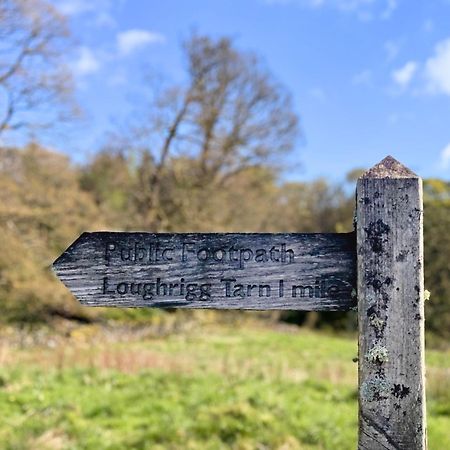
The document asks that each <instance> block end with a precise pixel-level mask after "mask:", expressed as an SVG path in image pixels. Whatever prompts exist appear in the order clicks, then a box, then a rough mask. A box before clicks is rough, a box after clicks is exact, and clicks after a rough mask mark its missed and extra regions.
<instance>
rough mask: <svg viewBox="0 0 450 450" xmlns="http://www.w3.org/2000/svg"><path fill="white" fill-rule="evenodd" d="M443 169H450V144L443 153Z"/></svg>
mask: <svg viewBox="0 0 450 450" xmlns="http://www.w3.org/2000/svg"><path fill="white" fill-rule="evenodd" d="M440 162H441V164H440V165H441V167H442V168H443V169H448V168H449V167H450V143H449V144H448V145H447V146H446V147H445V148H443V149H442V151H441V161H440Z"/></svg>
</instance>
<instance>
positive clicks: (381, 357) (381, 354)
mask: <svg viewBox="0 0 450 450" xmlns="http://www.w3.org/2000/svg"><path fill="white" fill-rule="evenodd" d="M366 359H367V361H369V362H371V363H374V364H376V363H378V364H383V363H385V362H387V361H389V354H388V349H387V348H386V347H384V346H383V345H379V344H375V345H374V346H373V347H372V348H371V349H370V350H369V351H368V352H367V354H366Z"/></svg>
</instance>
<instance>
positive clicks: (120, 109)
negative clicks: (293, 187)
mask: <svg viewBox="0 0 450 450" xmlns="http://www.w3.org/2000/svg"><path fill="white" fill-rule="evenodd" d="M54 3H55V4H56V5H57V6H58V8H59V9H60V10H61V11H62V12H63V13H65V14H66V15H68V16H69V18H70V23H71V27H72V30H73V33H74V36H75V40H76V49H75V51H74V53H73V54H72V55H70V56H69V57H70V64H71V67H72V70H73V73H74V76H75V78H76V85H77V98H78V100H79V103H80V105H81V107H82V109H83V111H84V120H83V121H82V122H81V123H80V124H79V125H77V126H74V127H72V128H71V129H70V130H69V131H68V135H67V136H64V137H61V136H58V135H55V136H54V137H53V140H52V141H51V142H50V143H51V144H52V145H53V146H55V147H57V148H59V149H61V150H65V151H67V152H69V153H70V154H71V155H72V156H73V158H74V159H75V160H82V159H83V158H85V157H86V155H89V154H90V153H92V152H93V151H95V149H96V148H98V147H99V145H100V144H101V143H102V142H103V141H104V135H105V132H107V131H110V130H112V129H114V127H115V126H116V124H120V122H121V120H122V118H124V117H126V116H127V114H129V112H130V111H132V110H133V98H134V99H136V98H137V97H136V95H139V92H140V89H142V88H143V82H142V79H143V73H144V70H152V71H155V72H158V73H160V74H163V75H165V76H167V77H169V78H170V79H172V80H173V81H177V80H180V79H182V77H183V61H182V55H181V50H180V43H181V42H182V40H183V39H184V38H186V37H187V36H189V34H190V32H191V31H192V30H195V31H197V32H199V33H205V34H209V35H212V36H221V35H227V36H231V37H233V38H234V39H235V42H236V45H237V46H238V47H239V48H242V49H244V50H252V51H255V52H256V53H258V54H259V55H261V56H262V57H263V58H264V59H265V61H266V62H267V65H268V66H269V67H270V69H271V70H272V72H273V73H274V74H275V75H276V77H277V78H278V79H279V80H280V81H281V82H283V83H284V84H285V85H286V86H287V88H288V89H289V90H290V91H291V92H292V95H293V98H294V104H295V109H296V111H297V112H298V114H299V115H300V118H301V123H302V129H303V133H304V139H303V140H299V142H298V145H297V147H296V149H295V151H294V153H293V154H292V155H291V157H290V161H291V162H292V163H293V164H292V167H293V168H292V169H291V170H290V171H288V172H287V173H286V177H287V178H289V179H296V180H301V179H311V178H314V177H318V176H325V177H328V178H331V179H333V180H338V179H341V178H342V177H344V175H345V173H346V172H347V171H349V170H350V169H352V168H354V167H368V166H371V165H373V164H375V163H376V162H378V161H379V160H381V159H382V158H383V157H384V156H386V155H387V154H392V155H393V156H394V157H396V158H397V159H399V160H400V161H402V162H403V163H404V164H406V165H407V166H409V167H410V168H411V169H413V170H415V171H416V172H417V173H419V174H420V175H422V176H424V177H441V178H446V179H449V178H450V0H427V1H424V0H189V1H187V0H186V1H181V0H147V1H143V0H98V1H94V0H90V1H89V0H54ZM297 163H299V166H298V165H297Z"/></svg>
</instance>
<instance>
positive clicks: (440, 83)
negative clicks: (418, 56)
mask: <svg viewBox="0 0 450 450" xmlns="http://www.w3.org/2000/svg"><path fill="white" fill-rule="evenodd" d="M425 77H426V80H427V84H428V86H427V87H428V91H429V92H431V93H436V94H447V95H450V38H449V39H447V40H445V41H442V42H439V43H438V44H437V45H436V47H435V50H434V55H433V56H432V57H431V58H429V59H428V60H427V61H426V63H425Z"/></svg>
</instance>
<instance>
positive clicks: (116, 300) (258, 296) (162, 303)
mask: <svg viewBox="0 0 450 450" xmlns="http://www.w3.org/2000/svg"><path fill="white" fill-rule="evenodd" d="M355 268H356V258H355V235H354V233H347V234H345V233H342V234H264V233H261V234H245V233H241V234H233V233H231V234H152V233H110V232H96V233H84V234H83V235H81V236H80V238H79V239H78V240H77V241H75V242H74V243H73V244H72V245H71V246H70V247H69V248H68V249H67V250H66V251H65V252H64V253H63V255H61V257H60V258H58V259H57V260H56V261H55V263H54V270H55V272H56V274H57V275H58V277H59V278H60V279H61V280H62V281H63V283H64V284H65V285H66V286H67V287H68V288H69V289H70V290H71V291H72V293H73V294H74V295H75V296H76V297H77V298H78V300H79V301H80V302H81V303H82V304H84V305H90V306H123V307H128V306H130V307H159V308H164V307H176V308H217V309H225V308H226V309H259V310H266V309H291V310H305V311H311V310H348V309H350V308H352V307H354V306H355V290H354V287H355V283H356V272H355Z"/></svg>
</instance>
